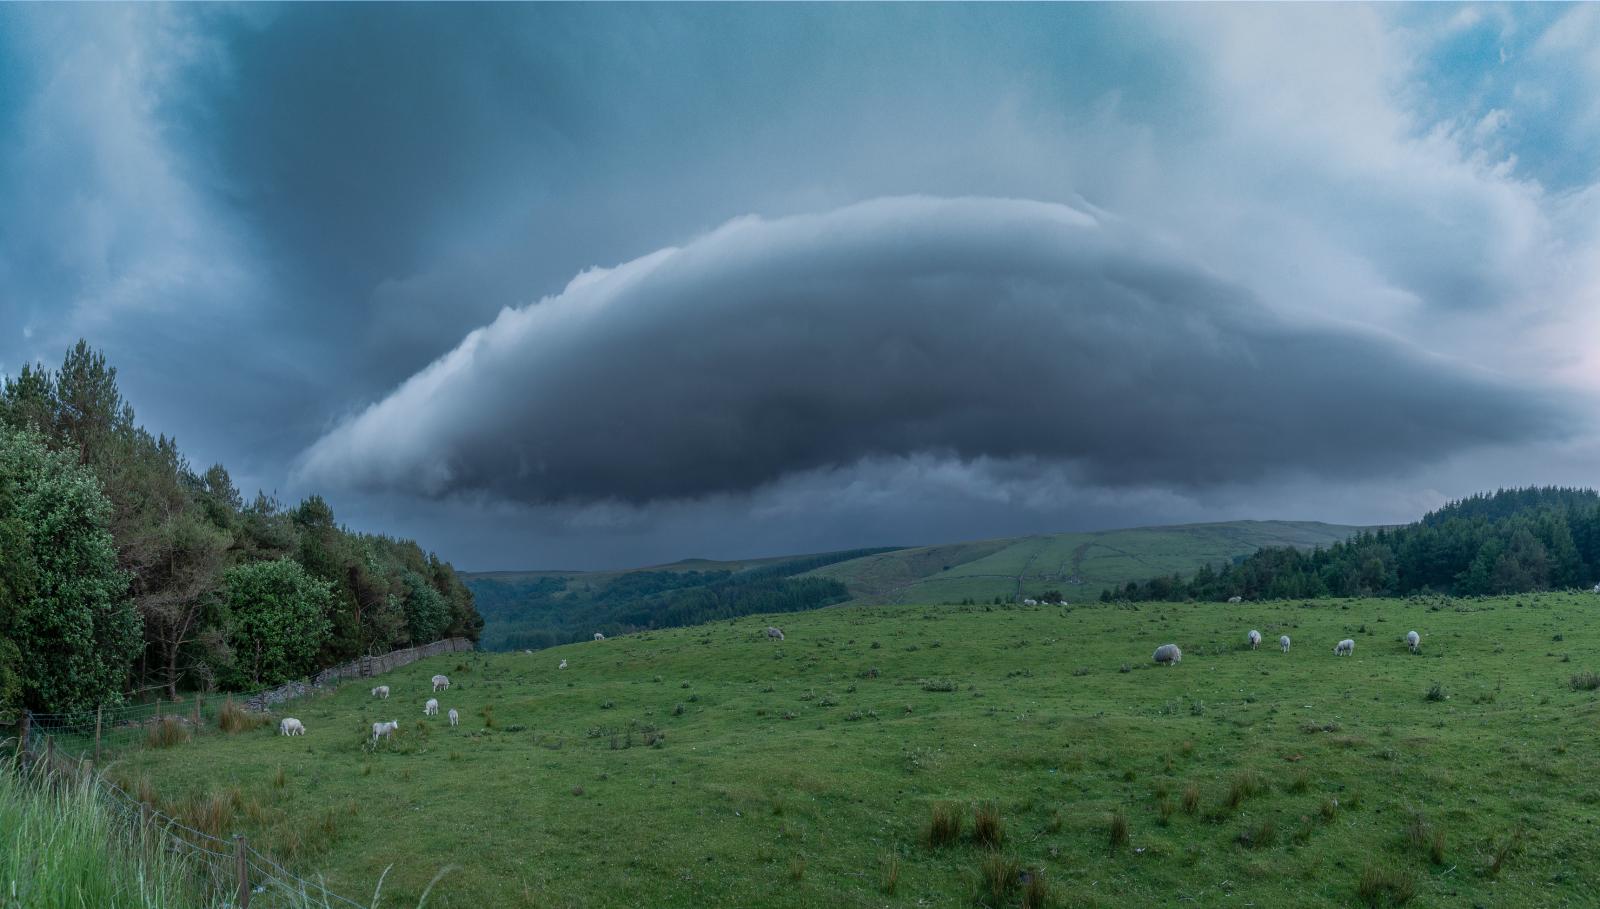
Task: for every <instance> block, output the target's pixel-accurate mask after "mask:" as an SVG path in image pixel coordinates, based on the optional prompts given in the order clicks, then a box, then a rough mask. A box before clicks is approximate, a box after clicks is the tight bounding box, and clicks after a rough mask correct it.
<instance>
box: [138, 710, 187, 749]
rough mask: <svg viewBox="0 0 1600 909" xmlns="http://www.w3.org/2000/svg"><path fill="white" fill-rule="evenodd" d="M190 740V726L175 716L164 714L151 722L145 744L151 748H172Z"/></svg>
mask: <svg viewBox="0 0 1600 909" xmlns="http://www.w3.org/2000/svg"><path fill="white" fill-rule="evenodd" d="M187 741H189V727H188V726H186V725H184V723H183V721H182V720H180V719H178V718H177V717H175V716H164V717H162V718H161V719H159V720H156V721H155V723H153V724H151V726H150V731H149V732H148V733H146V735H145V744H147V745H149V746H150V747H151V748H171V747H172V746H173V745H181V744H183V743H184V742H187Z"/></svg>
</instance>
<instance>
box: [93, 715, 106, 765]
mask: <svg viewBox="0 0 1600 909" xmlns="http://www.w3.org/2000/svg"><path fill="white" fill-rule="evenodd" d="M103 710H105V708H104V707H96V708H95V709H94V762H95V763H96V764H98V763H100V713H101V711H103Z"/></svg>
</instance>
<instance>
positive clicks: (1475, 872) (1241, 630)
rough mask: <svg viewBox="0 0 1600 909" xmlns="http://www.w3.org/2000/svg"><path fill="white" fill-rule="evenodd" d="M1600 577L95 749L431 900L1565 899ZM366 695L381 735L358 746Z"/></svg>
mask: <svg viewBox="0 0 1600 909" xmlns="http://www.w3.org/2000/svg"><path fill="white" fill-rule="evenodd" d="M1596 605H1600V597H1596V596H1595V595H1592V594H1583V595H1579V594H1543V595H1525V596H1522V597H1504V598H1495V599H1465V600H1447V599H1413V600H1410V601H1399V600H1347V601H1338V600H1329V601H1317V602H1300V601H1295V602H1272V603H1239V604H1228V605H1219V604H1166V603H1142V604H1138V606H1137V608H1135V607H1134V606H1131V605H1126V604H1124V605H1100V604H1095V605H1093V606H1076V605H1075V606H1070V607H1065V608H1063V607H1029V608H1025V607H986V606H976V607H972V606H965V607H952V606H944V607H923V606H898V607H873V608H835V609H824V610H819V611H815V612H808V613H804V614H795V615H785V616H781V617H770V616H769V617H760V616H755V617H746V618H741V619H737V620H733V621H724V622H718V623H713V624H709V625H702V626H696V627H690V628H680V629H672V630H669V631H659V632H651V633H645V634H640V635H635V636H629V637H624V638H612V639H609V640H606V641H603V642H592V643H584V644H577V645H571V646H567V647H561V648H555V649H553V650H546V651H541V652H538V653H535V654H532V655H528V654H455V655H451V656H447V657H440V658H436V659H432V660H425V661H421V662H419V663H416V664H413V665H411V666H408V667H405V668H404V669H401V670H399V671H397V672H395V673H391V674H389V675H387V676H385V677H384V679H383V681H384V682H385V683H386V684H388V685H389V686H390V687H391V689H392V691H393V695H392V696H391V697H390V698H389V699H388V700H375V699H373V698H372V697H370V696H369V694H368V691H367V686H361V685H355V684H352V685H350V686H347V687H345V688H342V689H340V690H339V691H337V692H335V693H333V694H331V695H327V696H324V697H320V698H316V699H312V700H307V701H304V702H300V703H296V704H292V705H286V706H285V707H284V708H283V712H284V714H286V715H292V716H295V717H297V718H299V719H301V720H302V721H303V722H304V724H305V727H306V730H307V732H306V735H305V736H304V737H293V738H284V737H279V736H276V735H274V734H273V731H274V730H275V728H276V724H273V725H272V726H268V727H263V728H261V729H257V730H253V731H248V732H241V733H239V734H234V735H211V736H203V737H200V738H198V739H196V740H195V741H194V742H192V743H190V744H188V745H184V746H179V747H174V748H170V749H164V750H157V751H141V752H137V753H134V754H131V755H129V756H127V757H125V758H124V759H123V760H122V761H121V762H120V764H119V765H118V766H116V767H115V768H113V770H112V774H113V776H115V777H120V778H122V779H123V780H124V781H125V782H127V783H128V784H129V785H130V786H135V787H137V786H140V785H143V786H144V787H145V791H148V792H153V793H154V794H155V797H156V798H158V799H159V800H161V802H162V803H163V804H164V805H166V806H168V808H169V809H170V810H172V811H174V812H177V813H178V815H179V816H185V815H184V814H183V812H185V811H188V810H190V809H194V810H195V811H202V810H208V811H211V812H212V816H210V817H209V818H201V819H202V820H206V822H207V823H208V824H209V825H210V826H212V827H216V828H217V830H218V831H219V832H222V831H231V830H234V829H237V830H239V831H242V832H246V833H248V834H249V835H250V836H251V837H252V842H255V843H259V844H261V845H262V846H263V848H265V849H267V850H269V851H271V852H272V853H273V854H275V855H278V856H279V857H280V858H282V859H283V860H285V861H286V862H287V863H289V864H290V865H291V867H293V868H294V870H296V871H297V872H299V873H300V874H301V875H302V876H304V877H307V878H314V876H315V875H316V874H318V873H320V874H323V875H325V876H326V879H327V883H328V886H329V887H330V889H332V890H334V891H336V892H339V893H344V894H346V895H351V896H356V897H364V896H365V895H367V894H370V893H371V892H372V887H373V885H374V883H375V882H376V881H377V880H378V878H379V876H380V875H382V874H383V873H384V871H385V869H391V870H389V872H388V876H387V878H386V880H385V883H384V894H385V896H384V902H385V904H388V903H389V902H391V901H393V903H394V904H396V905H414V904H415V902H416V899H417V897H418V896H420V894H421V893H422V891H423V890H424V889H425V888H426V886H427V885H428V883H429V881H430V880H432V879H433V878H434V876H435V875H436V874H437V873H438V872H439V871H440V869H441V868H445V867H449V866H454V867H455V869H456V870H453V871H451V872H450V873H449V874H448V875H447V876H446V877H445V878H444V879H443V880H442V881H441V882H440V883H439V885H438V886H437V887H436V888H435V890H434V891H433V893H432V895H431V897H430V899H429V902H428V905H430V906H439V907H474V909H481V907H484V906H491V905H492V906H521V905H526V906H550V905H555V906H568V905H570V906H646V905H648V906H685V907H688V906H716V905H721V906H793V907H801V906H815V905H819V904H823V903H828V904H832V905H835V906H863V907H864V906H898V905H904V906H915V905H923V906H928V905H932V906H967V905H973V904H980V905H996V906H1000V905H1005V906H1020V905H1028V906H1035V905H1058V904H1059V905H1074V906H1076V905H1089V906H1107V907H1109V906H1132V905H1153V904H1166V903H1171V902H1173V901H1175V900H1178V899H1180V898H1185V897H1186V898H1189V899H1193V900H1194V901H1196V902H1197V903H1198V904H1200V905H1216V904H1224V903H1227V904H1231V903H1233V902H1237V903H1238V904H1240V905H1245V904H1250V903H1253V904H1255V905H1273V906H1322V905H1351V904H1366V905H1397V904H1400V903H1407V904H1409V905H1415V906H1458V905H1472V904H1474V903H1477V904H1483V905H1532V904H1540V905H1579V904H1583V903H1584V902H1585V901H1587V900H1589V899H1591V898H1592V894H1593V893H1594V892H1595V888H1596V887H1597V886H1600V860H1597V859H1595V858H1594V856H1595V855H1597V854H1600V849H1597V847H1600V829H1597V825H1596V824H1595V818H1596V817H1600V752H1597V750H1596V749H1595V748H1594V747H1593V741H1594V735H1595V730H1596V719H1597V710H1600V700H1597V699H1600V693H1597V692H1596V691H1594V690H1590V689H1589V688H1588V687H1587V686H1586V685H1585V684H1584V683H1583V681H1582V680H1583V678H1584V676H1583V673H1585V672H1590V671H1592V670H1596V669H1600V621H1597V620H1596V618H1595V616H1596V611H1595V606H1596ZM769 624H776V625H779V626H781V627H782V629H783V631H784V635H785V637H784V640H781V641H778V640H770V639H768V637H767V636H766V634H765V633H764V632H765V629H766V627H767V626H768V625H769ZM1250 629H1257V630H1259V631H1260V632H1261V633H1262V635H1263V637H1264V638H1265V640H1266V643H1265V644H1264V645H1263V646H1262V648H1261V649H1260V650H1256V651H1251V650H1250V649H1248V647H1247V645H1246V644H1245V635H1246V632H1247V631H1249V630H1250ZM1412 629H1415V630H1417V631H1418V632H1420V634H1421V636H1422V646H1421V652H1420V654H1415V655H1414V654H1412V653H1411V652H1410V651H1408V649H1407V647H1406V645H1405V643H1404V640H1403V639H1404V636H1405V634H1406V632H1407V631H1410V630H1412ZM1283 634H1287V635H1289V636H1290V637H1291V638H1292V642H1293V643H1292V647H1291V649H1290V651H1289V652H1288V653H1283V652H1281V651H1280V650H1279V647H1278V643H1277V642H1278V638H1279V636H1280V635H1283ZM1344 638H1351V639H1353V640H1355V642H1356V647H1355V653H1354V656H1352V657H1339V656H1335V655H1334V653H1333V648H1334V644H1335V643H1336V642H1338V641H1339V640H1341V639H1344ZM1166 642H1175V643H1177V644H1179V645H1180V646H1181V647H1182V649H1183V659H1182V662H1181V663H1180V664H1178V665H1177V666H1175V667H1172V668H1167V667H1160V666H1155V665H1153V663H1152V661H1151V654H1152V652H1153V651H1154V650H1155V648H1156V647H1157V646H1158V645H1160V644H1162V643H1166ZM562 660H566V661H567V664H568V668H567V669H565V670H562V669H558V668H557V667H558V665H559V664H560V662H561V661H562ZM435 673H444V674H446V675H448V676H450V678H451V681H452V685H451V687H450V688H449V690H448V691H444V692H441V693H438V694H433V693H432V692H431V691H430V688H431V686H430V684H429V678H430V677H431V676H432V675H434V674H435ZM430 697H437V698H438V699H439V702H440V705H441V708H442V711H441V715H440V716H438V717H424V716H423V704H424V702H425V701H426V700H427V699H428V698H430ZM451 708H454V709H456V710H457V711H458V712H459V715H460V717H461V724H460V726H459V727H456V728H451V727H450V726H449V725H448V723H447V721H446V720H445V718H444V715H445V713H447V712H448V711H449V710H450V709H451ZM380 719H381V720H388V719H398V720H399V721H400V733H399V735H398V736H397V737H396V738H395V739H394V740H393V741H392V742H384V743H380V744H378V745H373V744H372V743H371V741H370V730H371V724H372V722H374V721H376V720H380ZM130 791H131V790H130ZM391 866H392V867H391Z"/></svg>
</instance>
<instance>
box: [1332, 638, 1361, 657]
mask: <svg viewBox="0 0 1600 909" xmlns="http://www.w3.org/2000/svg"><path fill="white" fill-rule="evenodd" d="M1333 655H1334V656H1355V655H1356V642H1355V641H1353V640H1351V639H1349V638H1345V639H1344V640H1342V641H1340V642H1339V643H1337V644H1335V645H1333Z"/></svg>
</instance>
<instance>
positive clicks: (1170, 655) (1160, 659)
mask: <svg viewBox="0 0 1600 909" xmlns="http://www.w3.org/2000/svg"><path fill="white" fill-rule="evenodd" d="M1155 661H1156V662H1157V663H1166V664H1167V665H1168V666H1175V665H1177V664H1178V663H1181V662H1183V651H1182V650H1179V649H1178V645H1177V644H1162V645H1161V646H1160V647H1157V648H1156V653H1155Z"/></svg>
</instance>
